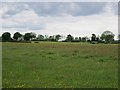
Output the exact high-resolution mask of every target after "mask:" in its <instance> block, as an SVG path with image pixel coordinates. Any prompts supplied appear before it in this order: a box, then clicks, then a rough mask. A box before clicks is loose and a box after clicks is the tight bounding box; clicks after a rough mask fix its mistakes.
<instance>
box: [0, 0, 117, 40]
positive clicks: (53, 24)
mask: <svg viewBox="0 0 120 90" xmlns="http://www.w3.org/2000/svg"><path fill="white" fill-rule="evenodd" d="M117 7H118V5H117V3H115V2H111V3H107V2H104V3H103V2H94V3H93V2H79V3H78V2H77V3H76V2H61V3H60V2H39V3H30V2H29V3H27V2H26V3H23V2H19V3H3V4H2V7H1V8H0V16H2V17H1V19H2V25H1V26H0V27H1V28H2V31H0V34H2V33H3V32H6V31H9V32H11V33H12V34H13V33H15V32H16V31H20V32H21V33H23V34H24V33H26V32H36V33H38V34H47V35H53V34H63V35H67V34H72V35H74V36H91V34H92V33H95V34H97V35H100V34H101V33H102V32H104V31H105V30H110V31H112V32H113V33H114V34H115V35H117V34H118V15H117V14H118V13H117V12H118V11H117ZM116 38H117V37H116Z"/></svg>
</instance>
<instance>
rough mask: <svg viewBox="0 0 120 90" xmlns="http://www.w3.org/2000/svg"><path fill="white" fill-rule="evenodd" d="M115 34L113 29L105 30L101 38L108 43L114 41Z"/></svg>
mask: <svg viewBox="0 0 120 90" xmlns="http://www.w3.org/2000/svg"><path fill="white" fill-rule="evenodd" d="M114 36H115V35H114V34H113V33H112V32H111V31H105V32H103V33H102V35H101V37H100V38H101V39H102V40H104V41H105V42H106V43H109V42H112V41H113V40H114Z"/></svg>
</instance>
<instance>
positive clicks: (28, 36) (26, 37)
mask: <svg viewBox="0 0 120 90" xmlns="http://www.w3.org/2000/svg"><path fill="white" fill-rule="evenodd" d="M23 37H24V40H26V41H29V40H30V39H31V33H25V35H24V36H23Z"/></svg>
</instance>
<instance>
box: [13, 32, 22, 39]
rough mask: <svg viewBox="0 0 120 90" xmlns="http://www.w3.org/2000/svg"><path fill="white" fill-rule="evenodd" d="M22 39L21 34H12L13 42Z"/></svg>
mask: <svg viewBox="0 0 120 90" xmlns="http://www.w3.org/2000/svg"><path fill="white" fill-rule="evenodd" d="M21 37H22V34H20V33H19V32H16V33H14V35H13V38H14V39H15V40H18V39H19V38H21Z"/></svg>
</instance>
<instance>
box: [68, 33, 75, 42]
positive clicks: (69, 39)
mask: <svg viewBox="0 0 120 90" xmlns="http://www.w3.org/2000/svg"><path fill="white" fill-rule="evenodd" d="M73 40H74V38H73V36H72V35H70V34H69V35H67V37H66V41H67V42H71V41H73Z"/></svg>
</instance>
